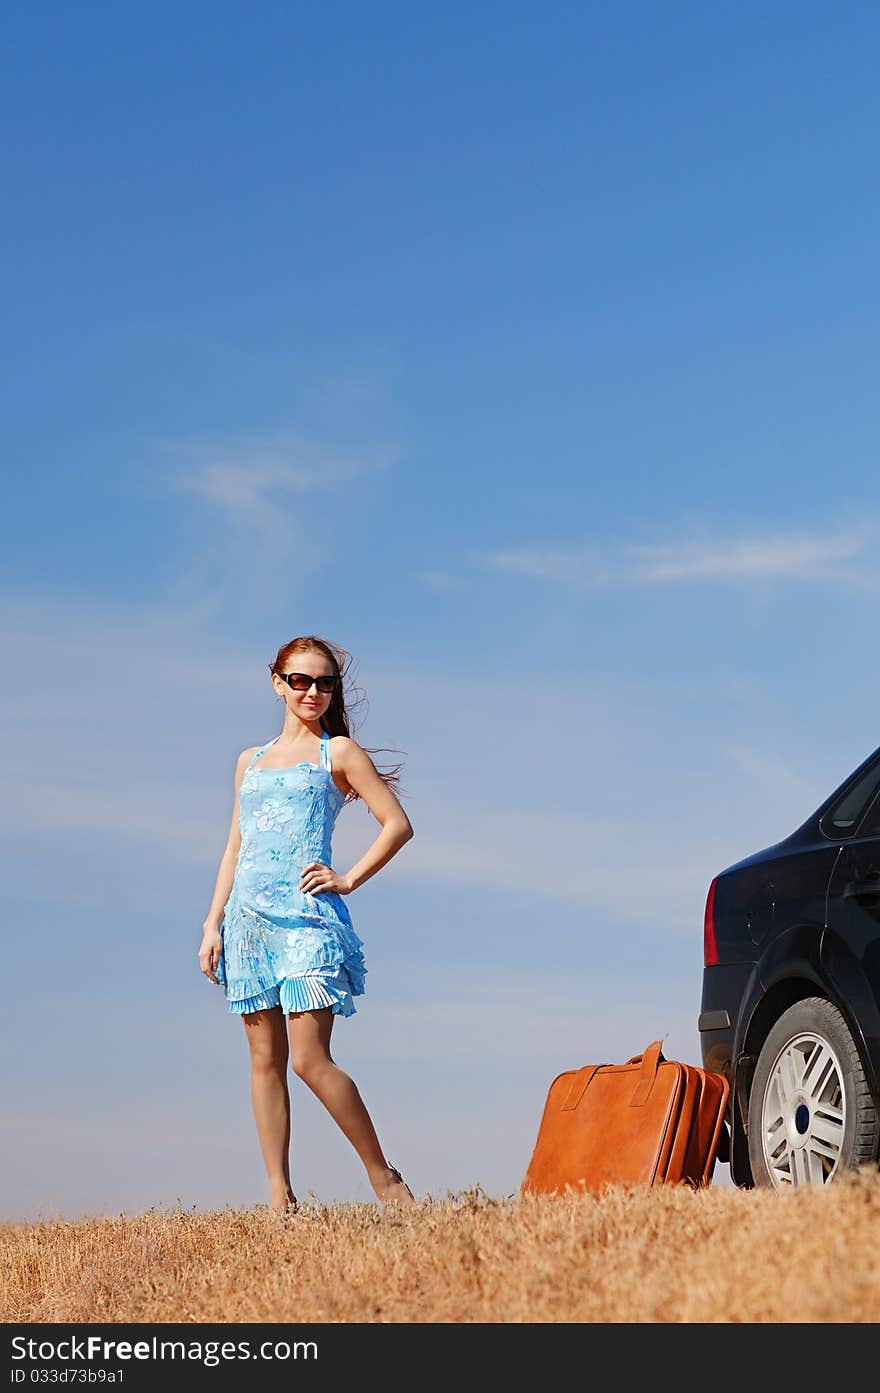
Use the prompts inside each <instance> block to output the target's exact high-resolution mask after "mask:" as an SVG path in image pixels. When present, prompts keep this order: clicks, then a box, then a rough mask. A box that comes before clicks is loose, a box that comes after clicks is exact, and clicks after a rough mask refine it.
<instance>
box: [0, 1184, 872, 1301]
mask: <svg viewBox="0 0 880 1393" xmlns="http://www.w3.org/2000/svg"><path fill="white" fill-rule="evenodd" d="M0 1248H2V1253H0V1257H2V1262H0V1282H2V1319H3V1320H4V1321H6V1322H19V1321H20V1322H46V1321H59V1322H87V1321H88V1322H107V1321H119V1322H151V1321H156V1322H172V1321H173V1322H180V1321H186V1322H189V1321H192V1322H205V1323H208V1322H237V1321H247V1322H276V1321H279V1322H288V1321H292V1322H296V1323H301V1322H312V1321H325V1322H348V1321H357V1322H409V1323H413V1322H450V1321H453V1322H496V1323H497V1322H511V1321H514V1322H551V1321H557V1322H558V1321H564V1322H574V1321H578V1322H585V1321H596V1322H703V1321H712V1322H792V1321H811V1322H815V1321H835V1322H842V1321H846V1322H871V1321H876V1320H878V1319H880V1173H878V1172H877V1171H876V1169H865V1170H862V1171H861V1172H858V1173H851V1174H849V1175H847V1176H844V1177H843V1178H841V1179H840V1180H839V1181H836V1182H835V1183H834V1184H832V1185H830V1186H829V1187H828V1189H827V1190H825V1191H816V1190H809V1189H808V1190H799V1191H793V1192H791V1193H788V1194H777V1193H776V1192H774V1191H766V1190H761V1191H756V1190H752V1191H747V1190H733V1189H720V1188H719V1189H709V1190H704V1191H702V1192H699V1193H694V1192H693V1191H690V1190H687V1189H684V1188H673V1187H669V1188H665V1189H658V1190H645V1189H639V1190H627V1189H624V1188H618V1189H612V1190H608V1191H606V1192H605V1193H604V1194H602V1195H601V1196H592V1195H575V1194H572V1193H571V1192H569V1193H568V1194H567V1195H565V1196H564V1197H562V1198H559V1197H551V1198H547V1197H543V1196H541V1197H535V1196H529V1197H524V1198H521V1199H520V1198H513V1199H493V1198H491V1197H489V1196H487V1195H486V1194H485V1193H484V1192H483V1191H482V1190H481V1188H480V1187H479V1186H475V1187H474V1188H473V1189H472V1190H466V1191H461V1192H458V1193H457V1194H451V1195H449V1197H448V1198H447V1199H445V1200H440V1201H437V1200H433V1199H430V1198H429V1199H427V1200H425V1201H423V1202H421V1203H420V1204H419V1205H418V1206H413V1207H405V1206H402V1205H391V1206H387V1207H385V1208H382V1207H380V1206H378V1205H375V1204H338V1205H329V1206H322V1205H320V1204H317V1203H314V1202H310V1203H306V1204H301V1206H300V1209H299V1212H298V1213H297V1214H294V1215H291V1216H290V1217H286V1216H285V1217H281V1216H278V1215H274V1214H271V1213H269V1212H268V1211H267V1210H266V1209H264V1208H262V1207H261V1208H257V1209H254V1210H233V1209H227V1210H223V1211H220V1212H215V1213H197V1212H189V1211H186V1210H181V1209H174V1210H169V1211H164V1212H157V1211H155V1210H148V1211H147V1212H146V1213H144V1214H140V1215H137V1216H136V1217H126V1216H123V1215H120V1216H119V1217H116V1218H103V1217H102V1218H85V1219H78V1220H74V1221H67V1220H53V1221H47V1222H40V1223H18V1224H5V1225H2V1226H0Z"/></svg>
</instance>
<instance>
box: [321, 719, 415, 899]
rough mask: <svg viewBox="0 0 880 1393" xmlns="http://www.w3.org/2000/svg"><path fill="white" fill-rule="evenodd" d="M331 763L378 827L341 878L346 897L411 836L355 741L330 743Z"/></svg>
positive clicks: (402, 814)
mask: <svg viewBox="0 0 880 1393" xmlns="http://www.w3.org/2000/svg"><path fill="white" fill-rule="evenodd" d="M333 762H334V765H338V767H339V768H340V769H341V770H342V772H343V774H344V775H345V777H346V779H347V780H348V782H349V783H350V784H351V786H352V788H353V789H354V790H355V792H356V793H359V794H360V796H361V798H363V800H364V802H365V803H366V805H367V807H368V808H369V810H370V812H371V813H372V814H373V817H374V818H375V819H376V821H377V822H381V824H382V831H381V832H380V833H379V835H378V837H377V838H376V840H375V841H374V842H373V843H372V845H371V846H369V847H368V848H367V850H366V851H365V852H364V854H363V856H362V857H361V859H360V860H359V861H357V862H355V864H354V865H353V866H352V868H351V870H350V871H349V872H348V874H347V875H345V876H344V877H343V879H344V881H345V883H346V885H347V886H348V891H347V892H346V893H350V892H351V891H352V890H356V889H357V887H358V886H359V885H363V883H364V881H365V880H369V879H370V876H373V875H375V874H376V872H377V871H378V870H381V869H382V867H383V866H384V865H386V864H387V862H389V861H390V860H391V858H392V856H395V855H396V854H397V852H398V851H399V850H400V848H401V847H402V846H403V845H404V843H405V842H408V841H409V840H410V838H411V837H414V836H415V832H414V830H413V826H412V823H411V822H410V820H409V818H408V817H407V815H406V813H405V812H404V810H403V808H402V807H401V806H400V804H399V803H398V801H397V799H396V798H395V796H394V793H393V791H392V790H391V789H390V788H389V787H388V785H387V784H386V782H385V780H384V779H381V778H380V777H379V773H378V771H377V769H376V766H375V764H374V763H373V761H372V760H371V759H370V756H369V755H368V754H367V752H366V750H363V749H361V746H360V745H359V744H358V743H357V741H356V740H349V738H348V737H347V736H338V737H337V738H336V739H335V740H334V742H333Z"/></svg>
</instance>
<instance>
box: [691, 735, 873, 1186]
mask: <svg viewBox="0 0 880 1393" xmlns="http://www.w3.org/2000/svg"><path fill="white" fill-rule="evenodd" d="M704 963H705V966H704V970H703V999H702V1009H701V1012H700V1020H699V1029H700V1043H701V1050H702V1057H703V1064H704V1066H705V1067H706V1068H707V1069H712V1070H715V1071H717V1072H719V1073H722V1072H723V1073H725V1074H726V1075H727V1077H728V1079H729V1080H730V1112H729V1124H730V1137H729V1148H730V1150H729V1160H730V1170H731V1176H732V1178H733V1180H734V1182H735V1183H736V1184H737V1185H741V1186H752V1185H774V1186H776V1187H778V1188H781V1187H784V1186H788V1185H825V1184H827V1183H828V1182H829V1181H830V1180H832V1179H833V1178H834V1177H835V1176H836V1175H838V1174H840V1172H841V1171H843V1170H845V1169H848V1168H850V1167H855V1166H859V1165H866V1164H874V1165H876V1164H877V1160H878V1152H880V749H878V750H875V751H874V753H873V754H872V755H870V756H869V758H868V759H866V760H865V761H864V763H863V764H861V765H860V766H859V768H858V769H856V770H855V772H854V773H853V774H851V775H850V777H849V778H848V779H847V780H846V781H845V782H844V783H843V784H841V785H840V787H839V788H838V789H836V790H835V791H834V793H832V794H831V796H830V797H829V798H827V799H826V801H825V802H824V803H823V804H822V806H821V807H819V808H818V809H817V810H816V811H815V812H814V813H811V815H810V816H809V817H808V818H807V820H806V822H804V823H803V824H802V826H800V827H799V828H798V829H797V830H796V831H795V832H792V834H791V836H789V837H786V838H785V840H784V841H781V842H777V843H776V845H775V846H771V847H768V848H767V850H765V851H759V852H756V853H755V855H754V856H749V857H747V858H746V859H745V860H744V861H738V862H737V864H736V865H734V866H730V867H728V869H727V870H725V871H721V872H720V873H719V874H718V875H717V876H716V877H715V878H714V880H713V881H712V883H711V885H710V887H709V893H708V896H707V900H706V915H705V925H704Z"/></svg>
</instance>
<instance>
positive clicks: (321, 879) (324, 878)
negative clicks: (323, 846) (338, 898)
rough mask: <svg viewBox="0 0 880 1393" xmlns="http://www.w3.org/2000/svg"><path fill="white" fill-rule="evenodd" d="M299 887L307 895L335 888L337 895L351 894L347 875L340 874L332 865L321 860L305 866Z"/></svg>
mask: <svg viewBox="0 0 880 1393" xmlns="http://www.w3.org/2000/svg"><path fill="white" fill-rule="evenodd" d="M299 888H300V890H302V891H303V893H304V894H306V895H319V894H321V892H322V891H324V892H326V891H329V890H334V891H335V892H336V894H337V895H349V894H351V885H350V884H349V882H348V878H347V876H344V875H339V874H338V872H337V871H334V870H333V867H332V866H325V865H324V864H323V862H321V861H310V862H309V864H308V865H307V866H303V869H302V875H301V876H300V881H299Z"/></svg>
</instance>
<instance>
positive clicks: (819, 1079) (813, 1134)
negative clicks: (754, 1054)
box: [761, 1031, 846, 1189]
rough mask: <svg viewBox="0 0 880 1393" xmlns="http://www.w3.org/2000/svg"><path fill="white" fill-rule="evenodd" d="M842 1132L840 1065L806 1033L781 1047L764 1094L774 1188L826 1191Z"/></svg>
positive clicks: (765, 1143)
mask: <svg viewBox="0 0 880 1393" xmlns="http://www.w3.org/2000/svg"><path fill="white" fill-rule="evenodd" d="M845 1127H846V1095H845V1092H844V1088H843V1071H842V1069H841V1067H840V1061H839V1059H838V1058H837V1055H836V1054H835V1053H834V1050H833V1049H832V1048H831V1046H830V1045H829V1043H828V1041H827V1040H825V1039H823V1038H822V1036H821V1035H815V1034H812V1033H811V1032H809V1031H804V1032H803V1033H802V1034H800V1035H796V1036H795V1037H794V1038H793V1039H792V1040H789V1041H787V1042H786V1044H785V1045H783V1047H782V1049H781V1050H780V1051H779V1054H778V1055H777V1056H776V1059H775V1060H774V1061H773V1067H772V1069H771V1070H770V1077H769V1078H768V1080H767V1087H766V1088H765V1090H764V1102H763V1107H762V1109H761V1145H762V1147H763V1152H764V1161H765V1163H766V1166H767V1170H768V1171H769V1173H770V1177H771V1179H772V1181H773V1184H774V1185H775V1186H776V1188H777V1189H782V1188H784V1187H785V1186H787V1185H793V1186H799V1185H827V1183H828V1181H829V1180H831V1178H832V1177H833V1175H834V1174H835V1172H836V1170H837V1168H838V1165H839V1163H840V1155H841V1150H842V1147H843V1134H844V1129H845Z"/></svg>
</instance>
